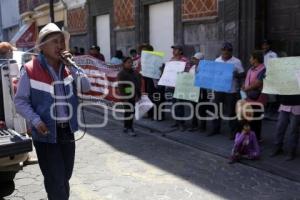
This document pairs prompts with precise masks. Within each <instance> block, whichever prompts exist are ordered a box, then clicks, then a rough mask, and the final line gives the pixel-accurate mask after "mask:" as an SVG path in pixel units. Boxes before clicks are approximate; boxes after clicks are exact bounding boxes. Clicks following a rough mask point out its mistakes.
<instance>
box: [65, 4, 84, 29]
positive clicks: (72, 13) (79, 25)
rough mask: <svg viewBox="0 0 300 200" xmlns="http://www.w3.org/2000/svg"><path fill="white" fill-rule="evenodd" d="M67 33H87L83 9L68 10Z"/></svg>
mask: <svg viewBox="0 0 300 200" xmlns="http://www.w3.org/2000/svg"><path fill="white" fill-rule="evenodd" d="M67 16H68V31H69V32H70V34H78V33H85V32H86V31H87V20H86V12H85V9H84V8H75V9H72V10H68V13H67Z"/></svg>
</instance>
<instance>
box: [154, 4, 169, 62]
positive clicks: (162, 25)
mask: <svg viewBox="0 0 300 200" xmlns="http://www.w3.org/2000/svg"><path fill="white" fill-rule="evenodd" d="M149 27H150V33H149V34H150V44H151V45H152V46H153V47H154V50H157V51H163V52H165V53H166V57H165V60H169V59H170V58H171V57H172V49H171V46H172V45H173V43H174V3H173V1H168V2H164V3H158V4H154V5H151V6H150V7H149Z"/></svg>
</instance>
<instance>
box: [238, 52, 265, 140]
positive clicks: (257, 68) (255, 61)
mask: <svg viewBox="0 0 300 200" xmlns="http://www.w3.org/2000/svg"><path fill="white" fill-rule="evenodd" d="M263 62H264V56H263V52H262V51H254V52H253V53H252V54H251V57H250V64H251V65H252V67H251V68H250V69H249V70H248V72H247V76H246V80H245V84H244V86H243V88H242V89H243V91H244V92H245V93H246V94H247V98H246V101H247V102H250V103H251V106H252V108H253V110H254V116H253V117H254V119H253V120H252V121H251V122H250V126H251V129H252V130H253V131H254V132H255V134H256V137H257V139H258V140H259V141H261V125H262V118H263V116H262V114H263V111H264V105H265V103H266V95H264V94H262V93H261V91H262V88H263V78H264V76H265V72H266V68H265V66H264V64H263Z"/></svg>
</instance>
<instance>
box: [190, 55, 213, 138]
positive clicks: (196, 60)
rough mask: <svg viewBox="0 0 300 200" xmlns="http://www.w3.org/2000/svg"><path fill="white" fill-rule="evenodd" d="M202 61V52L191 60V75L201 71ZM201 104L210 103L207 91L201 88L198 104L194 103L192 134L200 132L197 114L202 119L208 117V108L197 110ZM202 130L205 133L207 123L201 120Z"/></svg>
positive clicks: (202, 107)
mask: <svg viewBox="0 0 300 200" xmlns="http://www.w3.org/2000/svg"><path fill="white" fill-rule="evenodd" d="M200 60H204V54H203V53H201V52H197V53H195V55H194V56H193V57H192V58H191V65H192V67H191V68H190V70H189V73H191V74H193V75H194V76H195V74H196V72H197V71H198V70H199V69H198V67H199V62H200ZM200 102H208V98H207V89H205V88H201V89H200V93H199V98H198V101H197V102H192V104H193V108H194V113H193V119H192V127H191V128H190V129H189V130H188V131H190V132H194V131H197V130H198V117H197V113H198V114H199V116H200V117H206V115H207V114H206V110H207V109H208V106H200V107H198V109H197V103H200ZM200 130H201V131H205V130H206V121H205V120H201V123H200Z"/></svg>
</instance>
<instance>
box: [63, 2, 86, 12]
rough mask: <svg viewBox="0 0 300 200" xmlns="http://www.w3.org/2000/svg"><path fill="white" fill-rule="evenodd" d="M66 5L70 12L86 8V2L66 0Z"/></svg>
mask: <svg viewBox="0 0 300 200" xmlns="http://www.w3.org/2000/svg"><path fill="white" fill-rule="evenodd" d="M64 2H65V4H66V5H67V8H68V10H70V9H74V8H79V7H84V5H85V3H86V0H64Z"/></svg>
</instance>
